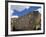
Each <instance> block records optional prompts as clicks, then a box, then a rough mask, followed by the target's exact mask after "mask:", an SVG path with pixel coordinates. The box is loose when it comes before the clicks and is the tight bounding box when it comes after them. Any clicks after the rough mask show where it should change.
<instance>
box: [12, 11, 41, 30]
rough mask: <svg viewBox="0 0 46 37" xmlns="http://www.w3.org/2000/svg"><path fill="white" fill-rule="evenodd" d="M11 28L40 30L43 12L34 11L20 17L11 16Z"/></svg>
mask: <svg viewBox="0 0 46 37" xmlns="http://www.w3.org/2000/svg"><path fill="white" fill-rule="evenodd" d="M11 28H12V29H11V30H12V31H23V30H40V28H41V14H40V13H39V12H38V11H33V12H31V13H29V14H27V15H24V16H21V17H19V18H11Z"/></svg>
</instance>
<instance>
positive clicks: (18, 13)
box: [11, 5, 41, 16]
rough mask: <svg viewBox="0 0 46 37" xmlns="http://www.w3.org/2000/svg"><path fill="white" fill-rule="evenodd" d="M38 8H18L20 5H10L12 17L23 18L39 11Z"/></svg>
mask: <svg viewBox="0 0 46 37" xmlns="http://www.w3.org/2000/svg"><path fill="white" fill-rule="evenodd" d="M40 8H41V7H40V6H20V5H16V6H15V5H12V6H11V10H12V11H13V12H12V16H23V15H26V14H28V13H31V12H32V11H34V10H37V9H40Z"/></svg>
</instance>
